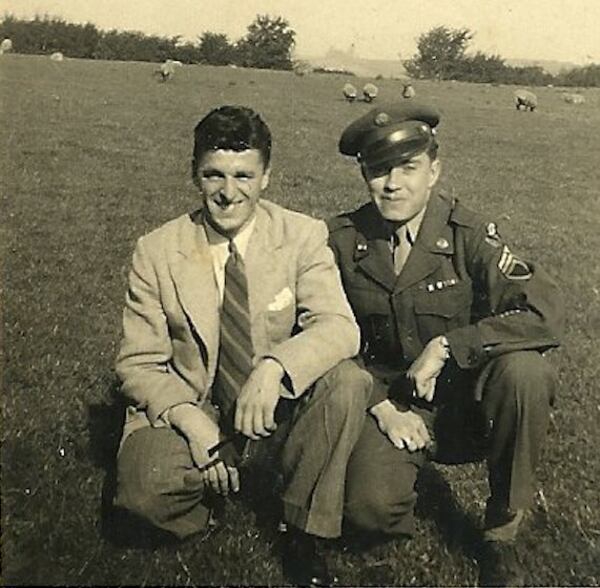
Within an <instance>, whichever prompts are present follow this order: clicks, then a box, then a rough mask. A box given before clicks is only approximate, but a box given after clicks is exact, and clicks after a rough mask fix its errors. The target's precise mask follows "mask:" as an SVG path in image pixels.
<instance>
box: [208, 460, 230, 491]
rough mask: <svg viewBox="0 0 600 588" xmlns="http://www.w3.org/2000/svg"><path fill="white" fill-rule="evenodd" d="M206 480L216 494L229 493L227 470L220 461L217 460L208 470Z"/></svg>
mask: <svg viewBox="0 0 600 588" xmlns="http://www.w3.org/2000/svg"><path fill="white" fill-rule="evenodd" d="M207 473H208V482H209V484H210V486H211V487H212V489H213V490H214V491H215V492H216V493H217V494H222V495H223V496H227V494H229V472H228V471H227V467H226V466H225V464H224V463H223V462H222V461H217V462H215V463H214V464H213V465H211V466H210V467H209V468H208V470H207Z"/></svg>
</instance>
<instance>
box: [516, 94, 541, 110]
mask: <svg viewBox="0 0 600 588" xmlns="http://www.w3.org/2000/svg"><path fill="white" fill-rule="evenodd" d="M514 98H515V106H516V108H517V110H521V106H524V107H525V108H524V109H525V110H528V109H529V111H530V112H533V111H534V110H535V109H536V108H537V106H538V99H537V96H536V95H535V94H534V93H533V92H530V91H529V90H523V89H519V90H515V93H514Z"/></svg>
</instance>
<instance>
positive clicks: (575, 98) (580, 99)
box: [562, 93, 585, 104]
mask: <svg viewBox="0 0 600 588" xmlns="http://www.w3.org/2000/svg"><path fill="white" fill-rule="evenodd" d="M562 98H563V100H564V101H565V102H566V103H567V104H584V103H585V96H583V95H582V94H570V93H565V94H563V95H562Z"/></svg>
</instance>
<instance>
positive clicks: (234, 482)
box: [227, 466, 240, 492]
mask: <svg viewBox="0 0 600 588" xmlns="http://www.w3.org/2000/svg"><path fill="white" fill-rule="evenodd" d="M227 472H228V473H229V488H230V489H231V491H232V492H239V490H240V473H239V472H238V470H237V468H234V467H233V466H227Z"/></svg>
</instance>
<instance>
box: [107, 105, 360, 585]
mask: <svg viewBox="0 0 600 588" xmlns="http://www.w3.org/2000/svg"><path fill="white" fill-rule="evenodd" d="M270 153H271V135H270V132H269V129H268V127H267V125H266V124H265V123H264V121H263V120H262V119H261V118H260V117H259V116H258V115H257V114H256V113H255V112H253V111H252V110H250V109H247V108H243V107H234V106H223V107H221V108H218V109H216V110H213V111H212V112H210V113H209V114H208V115H207V116H206V117H205V118H204V119H202V121H200V123H198V125H197V126H196V129H195V143H194V158H193V177H194V181H195V184H196V185H197V186H198V188H199V190H200V194H201V197H202V207H201V209H200V210H199V211H197V212H195V213H192V214H186V215H184V216H181V217H179V218H177V219H175V220H173V221H170V222H168V223H166V224H165V225H163V226H161V227H160V228H158V229H156V230H155V231H153V232H151V233H149V234H148V235H145V236H144V237H142V238H141V239H140V240H139V241H138V243H137V247H136V249H135V253H134V256H133V264H132V270H131V273H130V275H129V290H128V293H127V298H126V306H125V310H124V316H123V329H124V336H123V339H122V342H121V348H120V352H119V356H118V359H117V366H116V367H117V372H118V374H119V376H120V378H121V380H122V383H123V392H124V394H125V395H126V397H127V398H128V399H129V401H130V406H129V407H128V409H127V418H126V424H125V429H124V434H123V439H122V441H121V447H120V450H119V454H118V468H117V469H118V484H117V496H116V501H115V502H116V505H117V506H120V507H122V508H125V509H127V510H129V511H131V512H133V513H135V514H136V515H139V516H141V517H143V518H144V519H145V520H146V521H149V522H151V523H152V524H153V525H155V526H156V527H159V528H161V529H163V530H166V531H169V532H171V533H173V534H174V535H176V536H177V537H181V538H182V537H186V536H188V535H191V534H193V533H195V532H198V531H200V530H202V529H204V528H205V527H206V525H207V522H208V520H209V515H210V509H209V507H208V506H207V502H206V499H207V497H208V496H209V495H210V494H213V495H214V494H215V493H216V494H220V495H227V494H229V493H230V492H234V493H235V492H237V491H238V490H239V487H240V475H239V471H238V465H239V461H236V460H235V459H233V458H232V455H233V456H237V457H238V458H239V457H240V455H239V453H238V454H236V453H235V452H230V453H231V455H230V454H227V452H228V450H229V449H231V446H232V445H234V444H233V443H231V442H229V441H231V440H232V439H237V440H238V441H239V439H240V438H242V439H244V440H248V442H247V443H244V444H242V445H243V449H244V456H246V455H247V454H248V453H249V454H250V455H252V454H253V453H257V451H258V450H259V449H260V447H264V446H265V445H266V444H268V443H270V442H272V441H273V439H274V438H275V437H277V433H278V431H276V430H277V429H278V423H277V422H276V416H275V414H276V409H277V408H278V407H280V406H283V405H291V404H292V405H293V406H294V409H293V411H292V412H293V416H292V419H291V425H290V426H289V427H286V430H287V433H286V435H285V439H284V440H283V450H282V460H281V461H282V464H281V468H282V479H283V491H282V502H283V516H284V521H285V522H286V523H287V525H288V528H289V532H288V537H289V542H288V550H287V555H286V558H287V561H284V565H285V566H286V569H287V571H288V572H289V574H290V575H292V576H293V579H294V580H296V581H298V582H299V583H303V584H308V583H310V584H317V585H327V584H331V583H332V582H334V577H333V576H332V575H331V574H329V572H328V570H327V566H326V562H325V560H324V559H323V557H322V555H321V553H320V552H319V550H318V549H317V548H316V545H317V541H316V540H315V538H318V537H321V538H332V537H337V536H339V534H340V532H341V521H342V514H343V503H344V476H345V469H346V463H347V461H348V458H349V455H350V453H351V451H352V448H353V446H354V443H355V442H356V440H357V438H358V435H359V434H360V430H361V427H362V424H363V420H364V415H365V412H366V404H367V396H368V394H369V386H370V382H369V380H368V379H367V378H366V377H365V374H363V373H362V372H361V371H360V370H359V369H358V368H357V367H356V366H355V365H354V364H353V363H352V362H351V361H343V360H346V359H348V358H350V357H352V356H354V355H355V354H356V353H357V351H358V345H359V331H358V328H357V325H356V323H355V320H354V318H353V314H352V311H351V309H350V307H349V305H348V302H347V300H346V297H345V295H344V293H343V289H342V286H341V282H340V278H339V274H338V270H337V268H336V265H335V262H334V258H333V254H332V252H331V251H330V249H329V248H328V245H327V237H328V233H327V228H326V225H325V224H324V223H323V222H321V221H318V220H315V219H312V218H310V217H307V216H305V215H302V214H299V213H296V212H292V211H289V210H286V209H284V208H282V207H280V206H278V205H276V204H273V203H271V202H268V201H265V200H262V199H261V198H260V196H261V194H262V192H263V191H264V189H265V188H266V187H267V184H268V181H269V173H270ZM231 264H233V265H234V266H236V268H235V269H234V270H232V269H231V267H232V265H231ZM228 268H229V269H228ZM232 271H233V272H234V273H233V274H232V273H231V272H232ZM236 272H237V273H236ZM232 276H234V277H232ZM236 276H237V277H236ZM232 288H233V290H232ZM232 292H233V293H232ZM232 297H233V302H231V300H232ZM236 297H238V298H240V297H241V298H243V300H239V299H238V298H236ZM231 308H233V312H234V313H235V312H237V313H238V314H234V315H233V316H234V319H235V320H233V322H232V320H231V316H232V315H231V312H232V310H231ZM236 317H237V318H236ZM246 323H247V324H246ZM228 329H229V331H228ZM226 346H227V347H226ZM246 356H247V357H248V365H249V369H248V372H247V373H244V370H243V364H244V361H245V360H244V357H246ZM232 358H233V360H232ZM240 377H241V381H240ZM236 378H237V379H236ZM237 382H239V385H238V384H237ZM236 386H237V389H235V388H236ZM232 387H233V388H234V389H235V390H234V395H235V396H234V397H233V399H232V398H231V397H230V396H229V397H228V396H227V395H226V394H225V392H226V391H227V390H230V389H231V388H232ZM282 430H283V427H281V426H280V427H279V432H281V431H282ZM235 446H236V447H238V449H240V447H239V446H238V444H237V443H236V444H235ZM216 449H219V451H215V450H216ZM240 450H241V449H240ZM258 453H260V452H258ZM242 457H243V456H242Z"/></svg>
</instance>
